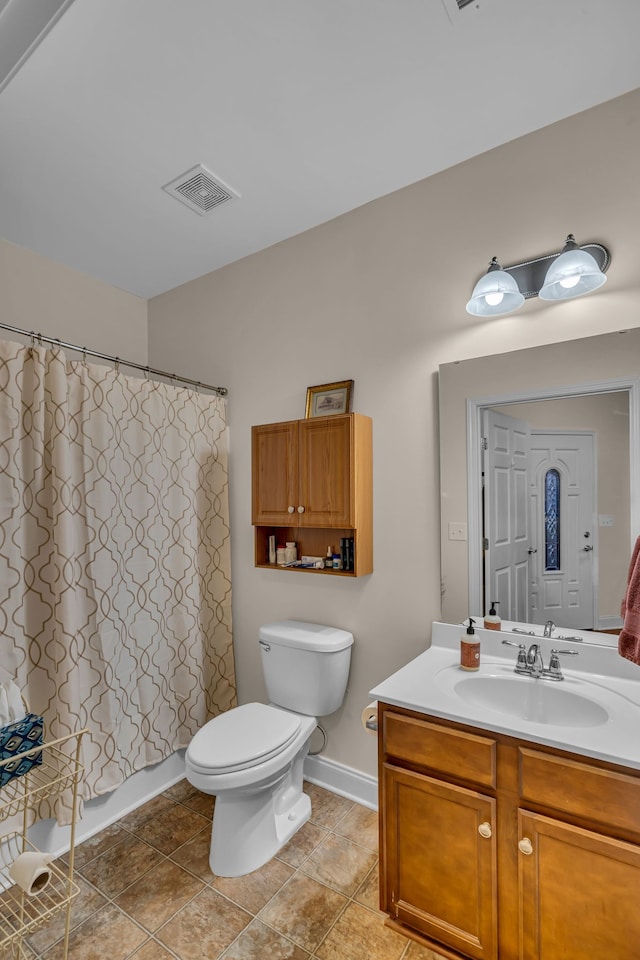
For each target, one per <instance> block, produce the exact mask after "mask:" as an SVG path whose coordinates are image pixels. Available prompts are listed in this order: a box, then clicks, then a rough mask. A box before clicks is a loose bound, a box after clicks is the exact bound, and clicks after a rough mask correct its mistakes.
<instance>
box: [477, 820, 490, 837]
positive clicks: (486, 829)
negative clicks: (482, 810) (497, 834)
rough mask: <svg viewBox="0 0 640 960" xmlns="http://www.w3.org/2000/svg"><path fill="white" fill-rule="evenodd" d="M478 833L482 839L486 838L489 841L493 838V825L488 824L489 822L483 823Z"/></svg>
mask: <svg viewBox="0 0 640 960" xmlns="http://www.w3.org/2000/svg"><path fill="white" fill-rule="evenodd" d="M478 833H479V834H480V836H481V837H486V838H487V839H489V837H490V836H491V824H490V823H487V821H486V820H485V821H484V823H481V824H480V826H479V827H478Z"/></svg>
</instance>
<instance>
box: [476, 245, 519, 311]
mask: <svg viewBox="0 0 640 960" xmlns="http://www.w3.org/2000/svg"><path fill="white" fill-rule="evenodd" d="M523 303H524V297H523V296H522V294H521V293H520V290H519V288H518V284H517V283H516V281H515V279H514V278H513V277H512V276H511V274H510V273H507V271H506V270H503V269H502V268H501V267H500V264H499V263H498V262H497V260H495V258H494V260H492V261H491V266H490V267H489V270H488V271H487V273H485V275H484V277H480V279H479V280H478V282H477V283H476V285H475V287H474V288H473V293H472V294H471V299H470V300H469V302H468V304H467V313H470V314H471V315H472V316H474V317H500V316H502V314H504V313H511V312H512V311H513V310H517V309H518V307H521V306H522V304H523Z"/></svg>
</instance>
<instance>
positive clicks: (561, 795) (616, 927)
mask: <svg viewBox="0 0 640 960" xmlns="http://www.w3.org/2000/svg"><path fill="white" fill-rule="evenodd" d="M379 730H380V736H379V767H380V780H379V783H380V907H381V909H382V910H383V911H385V912H386V913H388V914H389V920H388V921H387V922H388V924H389V925H390V926H393V927H395V928H396V929H398V930H400V931H401V932H403V933H405V934H407V935H409V936H412V937H413V938H414V939H418V940H421V941H422V942H424V943H426V944H427V945H428V946H430V947H431V948H432V949H433V950H434V951H435V952H436V953H438V954H440V955H442V956H444V957H449V958H463V957H464V958H474V960H476V958H487V960H498V958H500V960H586V958H587V957H615V958H616V960H638V957H640V911H638V910H637V909H636V908H635V905H634V902H633V899H632V898H633V895H634V894H633V892H634V891H635V890H637V889H638V888H639V885H640V772H639V773H637V772H636V771H633V770H627V769H626V768H621V767H615V766H613V765H610V764H606V763H604V762H601V761H597V760H591V759H589V758H586V757H578V756H576V755H572V754H568V753H564V752H561V751H558V750H554V749H553V748H551V747H545V746H538V745H537V744H536V745H533V744H531V743H529V742H524V741H519V740H517V739H515V738H511V737H506V736H503V735H501V734H494V733H492V732H489V731H484V730H480V729H478V728H475V727H468V726H463V725H461V724H456V723H453V722H449V721H444V720H438V719H436V718H432V717H426V716H425V715H423V714H418V713H414V712H411V711H407V710H403V709H402V708H399V707H394V706H391V705H388V704H383V703H381V704H380V706H379Z"/></svg>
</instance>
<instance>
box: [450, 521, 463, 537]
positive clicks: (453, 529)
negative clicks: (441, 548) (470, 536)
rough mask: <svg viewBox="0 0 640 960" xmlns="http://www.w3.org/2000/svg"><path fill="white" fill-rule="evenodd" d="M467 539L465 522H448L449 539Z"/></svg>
mask: <svg viewBox="0 0 640 960" xmlns="http://www.w3.org/2000/svg"><path fill="white" fill-rule="evenodd" d="M466 539H467V525H466V523H455V522H451V523H449V540H466Z"/></svg>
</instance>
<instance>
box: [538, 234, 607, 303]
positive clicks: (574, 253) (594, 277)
mask: <svg viewBox="0 0 640 960" xmlns="http://www.w3.org/2000/svg"><path fill="white" fill-rule="evenodd" d="M567 247H570V245H569V244H567ZM606 279H607V277H606V275H605V274H604V273H603V272H602V270H601V269H600V267H599V266H598V264H597V263H596V261H595V259H594V258H593V257H592V256H591V254H590V253H587V252H586V250H581V249H580V247H578V246H574V247H573V248H571V247H570V249H568V250H567V249H566V247H565V252H563V253H561V254H560V256H559V257H557V258H556V259H555V260H554V261H553V263H552V264H551V266H550V267H549V269H548V270H547V275H546V277H545V279H544V286H543V287H542V290H541V291H540V293H539V294H538V296H539V297H540V299H541V300H571V299H572V298H573V297H581V296H582V295H583V294H584V293H591V291H592V290H597V289H598V287H601V286H602V284H603V283H605V282H606Z"/></svg>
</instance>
